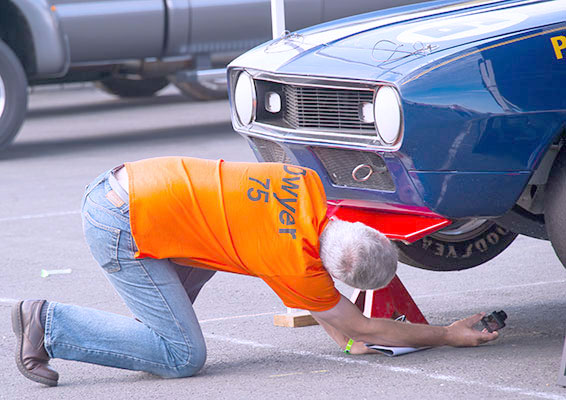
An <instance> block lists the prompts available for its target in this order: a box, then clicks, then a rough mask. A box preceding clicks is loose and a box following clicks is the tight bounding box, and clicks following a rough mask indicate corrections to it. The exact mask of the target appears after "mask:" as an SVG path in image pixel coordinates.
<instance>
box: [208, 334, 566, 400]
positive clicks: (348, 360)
mask: <svg viewBox="0 0 566 400" xmlns="http://www.w3.org/2000/svg"><path fill="white" fill-rule="evenodd" d="M204 336H205V337H206V338H208V339H212V340H218V341H220V342H227V343H232V344H236V345H241V346H249V347H254V348H262V349H277V351H279V352H281V353H285V354H291V355H296V356H306V357H309V358H319V359H323V360H329V361H336V362H339V363H342V364H357V365H363V366H372V367H374V368H377V369H383V370H386V371H389V372H398V373H402V374H410V375H416V376H421V377H425V378H429V379H434V380H437V381H443V382H451V383H457V384H463V385H468V386H474V387H484V388H488V389H490V390H497V391H499V392H504V393H515V394H518V395H522V396H530V397H536V398H539V399H549V400H566V397H565V396H561V395H558V394H553V393H544V392H535V391H532V390H527V389H522V388H518V387H513V386H503V385H495V384H489V383H485V382H480V381H474V380H469V379H464V378H461V377H458V376H452V375H442V374H433V373H428V372H426V371H422V370H420V369H416V368H407V367H391V366H387V365H382V364H376V363H372V362H369V361H367V360H356V359H355V358H354V357H339V356H331V355H327V354H316V353H312V352H310V351H300V350H287V349H280V348H278V347H277V346H274V345H272V344H263V343H257V342H254V341H251V340H242V339H236V338H232V337H227V336H222V335H216V334H205V335H204Z"/></svg>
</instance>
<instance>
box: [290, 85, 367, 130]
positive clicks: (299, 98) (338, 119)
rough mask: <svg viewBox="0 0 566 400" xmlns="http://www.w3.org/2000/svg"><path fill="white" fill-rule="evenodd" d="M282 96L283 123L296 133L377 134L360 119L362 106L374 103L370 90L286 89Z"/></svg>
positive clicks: (306, 87)
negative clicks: (321, 131)
mask: <svg viewBox="0 0 566 400" xmlns="http://www.w3.org/2000/svg"><path fill="white" fill-rule="evenodd" d="M283 92H284V93H285V110H284V113H283V119H284V120H285V122H286V123H287V124H288V125H289V126H291V127H292V128H294V129H301V128H302V129H320V130H330V131H340V132H345V131H346V132H352V133H358V134H364V135H366V134H367V135H375V134H376V131H375V125H374V124H373V122H370V123H367V122H363V121H362V120H361V117H360V114H361V112H360V111H361V107H362V103H370V104H371V103H372V102H373V91H371V90H355V89H352V90H349V89H334V88H323V87H310V86H297V85H283Z"/></svg>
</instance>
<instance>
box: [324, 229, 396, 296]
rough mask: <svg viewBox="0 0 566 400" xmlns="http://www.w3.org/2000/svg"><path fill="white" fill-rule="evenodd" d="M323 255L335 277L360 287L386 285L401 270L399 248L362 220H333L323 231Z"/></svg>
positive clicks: (373, 287)
mask: <svg viewBox="0 0 566 400" xmlns="http://www.w3.org/2000/svg"><path fill="white" fill-rule="evenodd" d="M320 258H321V259H322V264H323V265H324V267H325V268H326V270H327V271H328V272H329V273H330V275H332V276H333V277H334V278H336V279H338V280H340V281H342V282H344V283H345V284H347V285H349V286H352V287H354V288H357V289H362V290H371V289H377V288H380V287H383V286H386V285H387V284H388V283H389V282H390V281H391V279H393V277H394V276H395V273H396V271H397V249H396V247H395V246H394V245H393V244H392V243H391V242H390V241H389V239H387V238H386V237H385V236H384V235H383V234H382V233H380V232H379V231H377V230H375V229H373V228H370V227H369V226H367V225H364V224H362V223H361V222H354V223H352V222H346V221H340V220H333V221H330V222H329V223H328V225H327V226H326V228H325V229H324V231H323V232H322V234H321V235H320Z"/></svg>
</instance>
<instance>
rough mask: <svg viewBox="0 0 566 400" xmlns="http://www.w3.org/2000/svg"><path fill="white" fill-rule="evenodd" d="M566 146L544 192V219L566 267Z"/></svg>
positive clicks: (556, 162)
mask: <svg viewBox="0 0 566 400" xmlns="http://www.w3.org/2000/svg"><path fill="white" fill-rule="evenodd" d="M565 205H566V147H563V148H562V149H561V150H560V153H558V156H556V160H554V165H553V166H552V169H551V170H550V175H549V176H548V182H547V184H546V191H545V194H544V220H545V224H546V231H547V232H548V238H549V239H550V243H551V244H552V247H553V248H554V252H555V253H556V255H557V256H558V258H559V259H560V262H561V263H562V265H563V266H565V267H566V239H565V235H564V232H566V206H565Z"/></svg>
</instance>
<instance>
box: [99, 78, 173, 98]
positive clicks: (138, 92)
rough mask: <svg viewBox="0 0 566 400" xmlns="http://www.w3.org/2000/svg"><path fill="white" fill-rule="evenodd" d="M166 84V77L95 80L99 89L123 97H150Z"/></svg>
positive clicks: (167, 81)
mask: <svg viewBox="0 0 566 400" xmlns="http://www.w3.org/2000/svg"><path fill="white" fill-rule="evenodd" d="M168 84H169V80H168V79H167V78H151V79H124V78H106V79H103V80H101V81H98V82H96V86H97V87H98V88H99V89H102V90H104V91H105V92H106V93H110V94H113V95H116V96H120V97H125V98H132V97H150V96H153V95H154V94H155V93H156V92H158V91H159V90H161V89H163V88H164V87H165V86H167V85H168Z"/></svg>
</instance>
